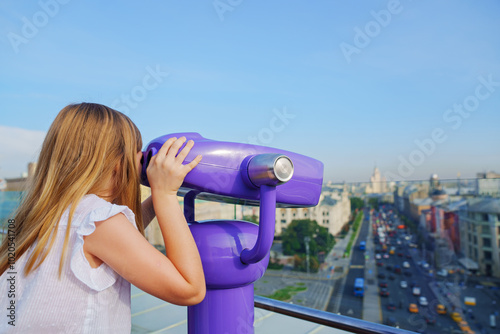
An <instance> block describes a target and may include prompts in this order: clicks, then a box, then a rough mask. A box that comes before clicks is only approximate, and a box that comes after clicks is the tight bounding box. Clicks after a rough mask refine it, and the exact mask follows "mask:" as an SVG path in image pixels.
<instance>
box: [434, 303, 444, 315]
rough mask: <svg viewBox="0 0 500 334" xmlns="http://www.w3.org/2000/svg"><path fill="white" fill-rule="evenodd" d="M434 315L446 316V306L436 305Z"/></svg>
mask: <svg viewBox="0 0 500 334" xmlns="http://www.w3.org/2000/svg"><path fill="white" fill-rule="evenodd" d="M436 313H437V314H446V306H444V305H443V304H437V305H436Z"/></svg>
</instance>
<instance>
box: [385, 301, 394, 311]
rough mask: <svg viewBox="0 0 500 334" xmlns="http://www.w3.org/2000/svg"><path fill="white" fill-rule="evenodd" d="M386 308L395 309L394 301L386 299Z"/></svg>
mask: <svg viewBox="0 0 500 334" xmlns="http://www.w3.org/2000/svg"><path fill="white" fill-rule="evenodd" d="M387 309H388V310H389V311H395V310H396V303H395V302H393V301H392V300H388V301H387Z"/></svg>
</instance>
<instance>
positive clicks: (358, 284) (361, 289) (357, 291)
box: [354, 278, 365, 297]
mask: <svg viewBox="0 0 500 334" xmlns="http://www.w3.org/2000/svg"><path fill="white" fill-rule="evenodd" d="M364 293H365V279H364V278H356V280H355V281H354V296H356V297H363V295H364Z"/></svg>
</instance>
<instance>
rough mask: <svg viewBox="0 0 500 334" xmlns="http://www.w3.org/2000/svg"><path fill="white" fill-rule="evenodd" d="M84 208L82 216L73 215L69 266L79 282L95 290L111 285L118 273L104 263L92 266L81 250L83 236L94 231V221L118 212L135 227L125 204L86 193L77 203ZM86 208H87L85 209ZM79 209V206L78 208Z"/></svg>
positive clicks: (132, 217)
mask: <svg viewBox="0 0 500 334" xmlns="http://www.w3.org/2000/svg"><path fill="white" fill-rule="evenodd" d="M80 206H83V208H84V210H82V211H83V212H82V211H80V210H77V212H78V211H79V212H81V213H82V214H83V217H74V218H73V221H74V222H75V223H76V222H77V221H79V224H78V226H75V227H76V241H75V244H74V247H73V250H72V254H71V259H70V268H71V271H72V272H73V274H74V275H75V276H76V278H78V279H79V280H80V281H81V282H83V283H84V284H85V285H87V286H88V287H89V288H91V289H93V290H95V291H102V290H104V289H107V288H109V287H110V286H112V285H113V284H114V283H115V282H116V279H117V278H118V274H117V273H116V272H115V271H114V270H113V269H112V268H111V267H109V266H108V265H107V264H106V263H102V264H101V265H100V266H99V267H97V268H92V267H91V266H90V264H89V262H88V261H87V258H86V257H85V253H84V252H83V243H84V240H83V237H84V236H87V235H90V234H92V233H93V232H94V231H95V222H98V221H103V220H106V219H108V218H110V217H113V216H115V215H117V214H119V213H122V214H124V215H125V217H126V218H127V219H128V221H130V223H131V224H132V225H133V226H134V227H135V228H137V225H136V223H135V215H134V213H133V212H132V210H130V209H129V208H128V207H127V206H124V205H116V204H112V203H109V202H107V201H105V200H103V199H102V198H99V197H98V196H96V195H86V196H85V197H84V198H83V199H82V201H81V202H80V204H79V207H80ZM85 208H88V210H85ZM79 209H80V208H79Z"/></svg>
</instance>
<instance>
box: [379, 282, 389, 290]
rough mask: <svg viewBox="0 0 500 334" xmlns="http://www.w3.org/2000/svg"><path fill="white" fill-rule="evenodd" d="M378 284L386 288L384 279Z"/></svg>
mask: <svg viewBox="0 0 500 334" xmlns="http://www.w3.org/2000/svg"><path fill="white" fill-rule="evenodd" d="M378 286H379V287H381V288H387V282H386V281H380V283H378Z"/></svg>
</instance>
